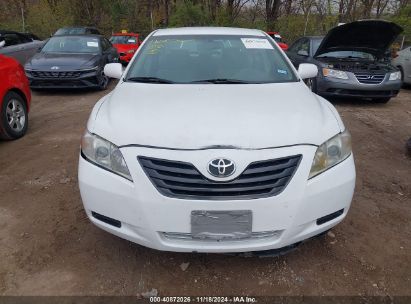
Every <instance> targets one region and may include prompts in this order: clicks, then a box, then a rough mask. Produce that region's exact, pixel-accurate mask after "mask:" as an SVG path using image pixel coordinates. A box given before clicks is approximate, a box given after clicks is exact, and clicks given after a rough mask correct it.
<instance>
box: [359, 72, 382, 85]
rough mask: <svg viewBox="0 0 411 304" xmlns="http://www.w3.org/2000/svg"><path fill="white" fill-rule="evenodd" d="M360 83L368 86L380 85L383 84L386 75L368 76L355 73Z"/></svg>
mask: <svg viewBox="0 0 411 304" xmlns="http://www.w3.org/2000/svg"><path fill="white" fill-rule="evenodd" d="M354 75H355V77H357V79H358V81H359V82H361V83H366V84H379V83H381V82H382V81H383V80H384V78H385V75H384V74H374V75H373V74H367V73H354Z"/></svg>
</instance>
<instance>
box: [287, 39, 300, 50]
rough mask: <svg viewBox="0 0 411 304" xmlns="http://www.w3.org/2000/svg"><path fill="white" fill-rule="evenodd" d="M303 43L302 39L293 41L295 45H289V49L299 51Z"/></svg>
mask: <svg viewBox="0 0 411 304" xmlns="http://www.w3.org/2000/svg"><path fill="white" fill-rule="evenodd" d="M301 43H302V39H299V40H297V41H296V42H294V43H293V45H291V46H290V47H289V49H288V51H289V52H293V53H297V52H298V49H299V47H300V45H301Z"/></svg>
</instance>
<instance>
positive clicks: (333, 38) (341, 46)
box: [314, 20, 403, 58]
mask: <svg viewBox="0 0 411 304" xmlns="http://www.w3.org/2000/svg"><path fill="white" fill-rule="evenodd" d="M402 31H403V29H402V27H400V26H398V25H397V24H395V23H393V22H388V21H383V20H362V21H355V22H351V23H347V24H343V25H340V26H337V27H334V28H333V29H331V30H330V31H329V32H328V33H327V35H326V36H325V37H324V39H323V40H322V42H321V44H320V46H319V47H318V49H317V52H316V53H315V55H314V57H316V56H319V55H321V54H325V53H328V52H333V51H365V52H368V53H371V54H373V55H375V56H377V57H379V58H381V57H383V56H384V53H385V52H386V51H387V50H388V48H389V46H390V45H391V43H393V42H394V40H395V39H396V38H397V37H398V35H399V34H400V33H401V32H402Z"/></svg>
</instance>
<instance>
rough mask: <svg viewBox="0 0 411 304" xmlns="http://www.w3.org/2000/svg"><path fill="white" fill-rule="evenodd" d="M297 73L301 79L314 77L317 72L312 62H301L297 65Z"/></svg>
mask: <svg viewBox="0 0 411 304" xmlns="http://www.w3.org/2000/svg"><path fill="white" fill-rule="evenodd" d="M298 74H299V75H300V77H301V79H307V78H314V77H316V76H317V74H318V68H317V66H316V65H315V64H312V63H301V64H300V65H299V66H298Z"/></svg>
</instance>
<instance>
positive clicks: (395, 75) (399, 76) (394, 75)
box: [389, 71, 401, 80]
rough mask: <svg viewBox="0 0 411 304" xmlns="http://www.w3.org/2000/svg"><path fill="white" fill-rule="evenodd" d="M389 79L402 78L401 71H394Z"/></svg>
mask: <svg viewBox="0 0 411 304" xmlns="http://www.w3.org/2000/svg"><path fill="white" fill-rule="evenodd" d="M389 80H401V72H400V71H398V72H394V73H391V74H390V79H389Z"/></svg>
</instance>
